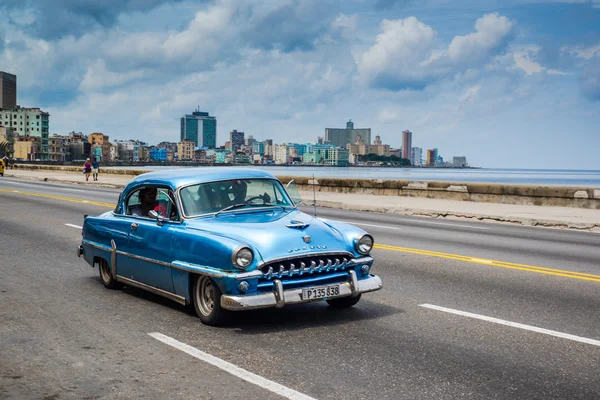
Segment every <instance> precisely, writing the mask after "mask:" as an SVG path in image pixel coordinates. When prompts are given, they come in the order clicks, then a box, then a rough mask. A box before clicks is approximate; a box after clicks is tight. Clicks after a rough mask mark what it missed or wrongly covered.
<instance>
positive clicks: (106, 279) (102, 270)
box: [98, 260, 121, 289]
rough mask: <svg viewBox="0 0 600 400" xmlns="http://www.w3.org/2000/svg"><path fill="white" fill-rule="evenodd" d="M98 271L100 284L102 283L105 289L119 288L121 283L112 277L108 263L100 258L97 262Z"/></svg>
mask: <svg viewBox="0 0 600 400" xmlns="http://www.w3.org/2000/svg"><path fill="white" fill-rule="evenodd" d="M98 272H99V274H100V280H101V281H102V284H103V285H104V287H105V288H107V289H120V288H121V284H120V283H119V282H117V280H116V279H114V278H113V277H112V274H111V271H110V265H108V263H107V262H106V260H100V262H98Z"/></svg>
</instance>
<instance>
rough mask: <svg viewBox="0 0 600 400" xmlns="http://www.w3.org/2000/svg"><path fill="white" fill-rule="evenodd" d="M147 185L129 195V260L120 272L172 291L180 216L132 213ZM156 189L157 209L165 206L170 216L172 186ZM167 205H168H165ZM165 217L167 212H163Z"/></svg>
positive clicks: (128, 276) (163, 208)
mask: <svg viewBox="0 0 600 400" xmlns="http://www.w3.org/2000/svg"><path fill="white" fill-rule="evenodd" d="M145 189H152V187H149V186H146V187H143V188H140V189H139V190H137V191H135V192H134V193H132V195H131V196H130V197H129V198H128V199H127V203H126V204H127V206H126V212H127V213H128V220H129V221H130V226H129V234H128V241H127V246H126V250H124V251H126V252H127V253H128V260H127V262H126V263H124V264H125V265H119V275H122V276H124V277H126V278H129V279H133V280H135V281H138V282H141V283H144V284H146V285H149V286H152V287H155V288H158V289H162V290H165V291H168V292H173V280H172V277H171V266H170V263H171V261H172V260H173V258H172V254H171V252H172V248H173V227H174V224H178V221H177V219H178V218H177V217H176V218H174V220H172V219H166V220H164V221H160V222H159V221H158V220H157V219H155V218H152V217H150V216H149V215H148V216H147V215H132V214H131V210H132V209H133V210H135V208H136V207H138V206H139V204H140V193H141V192H142V191H143V190H145ZM155 189H156V190H157V196H156V200H155V203H156V207H153V208H156V209H162V210H164V211H165V213H166V215H167V216H171V214H170V212H171V210H172V204H171V200H170V199H171V198H172V194H170V191H169V189H167V188H155ZM165 207H166V208H165ZM163 217H165V216H163ZM165 218H167V217H165Z"/></svg>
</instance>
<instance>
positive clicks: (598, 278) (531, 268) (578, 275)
mask: <svg viewBox="0 0 600 400" xmlns="http://www.w3.org/2000/svg"><path fill="white" fill-rule="evenodd" d="M375 248H376V249H381V250H390V251H400V252H402V253H411V254H420V255H424V256H430V257H439V258H446V259H450V260H457V261H465V262H470V263H475V264H483V265H488V266H492V267H502V268H509V269H516V270H520V271H528V272H536V273H538V274H545V275H555V276H562V277H565V278H572V279H581V280H584V281H592V282H600V275H594V274H587V273H583V272H574V271H566V270H563V269H554V268H544V267H538V266H535V265H527V264H516V263H511V262H506V261H497V260H487V259H482V258H477V257H471V256H462V255H458V254H450V253H441V252H439V251H429V250H421V249H412V248H409V247H400V246H392V245H387V244H376V245H375Z"/></svg>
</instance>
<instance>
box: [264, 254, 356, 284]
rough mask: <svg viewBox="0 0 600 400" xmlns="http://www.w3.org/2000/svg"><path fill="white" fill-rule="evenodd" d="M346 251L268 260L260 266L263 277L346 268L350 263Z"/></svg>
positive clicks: (290, 275) (280, 276) (306, 273)
mask: <svg viewBox="0 0 600 400" xmlns="http://www.w3.org/2000/svg"><path fill="white" fill-rule="evenodd" d="M351 260H352V255H351V254H348V253H333V254H315V255H305V256H299V257H294V258H287V259H283V260H279V261H272V262H268V263H266V264H265V265H263V266H261V267H260V271H261V272H262V273H263V278H265V279H273V278H278V279H281V278H283V277H292V276H294V275H298V276H303V275H309V274H315V273H322V272H329V271H343V270H347V269H348V268H349V267H350V266H351V265H352V264H351Z"/></svg>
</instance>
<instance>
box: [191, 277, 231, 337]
mask: <svg viewBox="0 0 600 400" xmlns="http://www.w3.org/2000/svg"><path fill="white" fill-rule="evenodd" d="M221 296H222V293H221V289H219V287H218V286H217V284H216V283H215V282H214V281H213V280H212V279H211V278H210V277H208V276H197V277H195V279H194V284H193V296H192V299H193V303H194V310H195V311H196V315H198V318H200V321H202V323H204V324H206V325H211V326H216V325H220V324H222V323H223V322H225V320H226V317H227V310H225V309H224V308H223V307H221Z"/></svg>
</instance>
